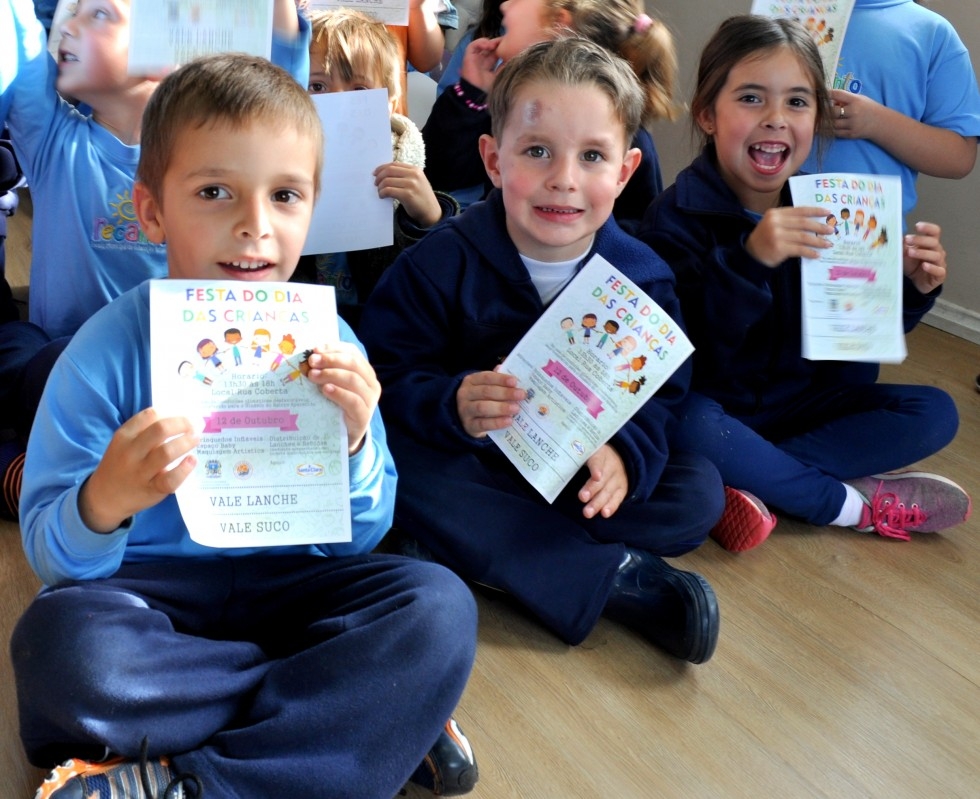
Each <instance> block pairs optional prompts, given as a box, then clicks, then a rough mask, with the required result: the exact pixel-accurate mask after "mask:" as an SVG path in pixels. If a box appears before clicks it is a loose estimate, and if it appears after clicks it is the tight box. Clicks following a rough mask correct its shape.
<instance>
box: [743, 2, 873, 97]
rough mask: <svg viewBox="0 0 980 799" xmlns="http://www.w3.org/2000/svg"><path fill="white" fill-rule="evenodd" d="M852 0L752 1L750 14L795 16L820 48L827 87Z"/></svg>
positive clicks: (832, 75) (779, 16)
mask: <svg viewBox="0 0 980 799" xmlns="http://www.w3.org/2000/svg"><path fill="white" fill-rule="evenodd" d="M853 10H854V0H822V1H821V0H816V2H814V0H810V2H802V1H800V0H797V1H796V2H787V1H784V2H779V0H752V8H751V9H749V13H750V14H760V15H761V16H764V17H773V18H774V19H795V20H796V21H797V22H799V23H801V24H802V25H803V27H804V28H806V29H807V30H808V31H809V32H810V35H811V36H812V37H813V41H815V42H816V43H817V50H819V51H820V60H821V61H822V62H823V72H824V75H826V76H827V88H829V89H834V88H838V87H835V86H834V76H835V75H836V74H837V60H838V58H839V56H840V49H841V47H842V46H843V44H844V32H845V31H846V30H847V23H848V22H850V20H851V11H853Z"/></svg>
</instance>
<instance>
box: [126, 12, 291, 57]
mask: <svg viewBox="0 0 980 799" xmlns="http://www.w3.org/2000/svg"><path fill="white" fill-rule="evenodd" d="M273 5H274V3H273V0H167V2H165V3H164V2H160V0H131V11H130V31H131V32H130V43H129V66H128V69H129V74H130V75H152V74H155V73H158V72H161V71H162V70H166V69H172V68H174V67H178V66H180V65H181V64H186V63H187V62H188V61H191V60H193V59H195V58H197V57H198V56H204V55H211V54H213V53H229V52H233V51H235V52H241V53H250V54H252V55H257V56H262V57H263V58H269V56H270V55H271V54H272V11H273Z"/></svg>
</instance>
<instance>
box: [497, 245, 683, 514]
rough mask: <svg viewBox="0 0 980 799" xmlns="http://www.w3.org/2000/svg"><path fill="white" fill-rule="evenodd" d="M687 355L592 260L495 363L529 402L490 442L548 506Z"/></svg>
mask: <svg viewBox="0 0 980 799" xmlns="http://www.w3.org/2000/svg"><path fill="white" fill-rule="evenodd" d="M692 352H694V347H693V346H692V344H691V342H690V340H689V339H688V338H687V336H686V335H685V334H684V332H683V331H682V330H681V329H680V327H679V326H678V325H677V324H676V323H675V322H674V320H673V319H671V318H670V317H669V316H668V315H667V314H666V313H665V312H664V310H663V309H662V308H661V307H660V306H659V305H657V303H656V302H654V301H653V300H652V299H651V298H650V297H649V296H647V295H646V294H645V293H644V292H643V291H641V290H640V289H639V288H637V287H636V285H634V284H633V283H632V282H631V281H630V280H629V279H628V278H627V277H626V276H625V275H623V273H622V272H620V271H619V270H618V269H616V268H615V267H614V266H613V265H612V264H610V263H609V262H608V261H607V260H605V259H604V258H603V257H602V256H599V255H596V256H593V257H592V258H591V259H589V262H588V263H587V264H586V265H585V266H584V267H583V268H582V269H581V271H580V272H579V273H578V274H577V275H576V276H575V278H574V279H573V280H572V282H571V283H569V284H568V286H566V287H565V290H564V291H562V293H561V294H560V295H559V296H558V298H557V299H555V301H554V302H552V303H551V305H549V306H548V308H547V310H546V311H545V312H544V314H542V316H541V318H540V319H538V321H537V322H535V324H534V326H533V327H532V328H531V329H530V330H529V331H528V332H527V334H526V335H525V336H524V338H523V339H521V341H520V343H519V344H518V345H517V347H515V348H514V351H513V352H511V353H510V354H509V355H508V356H507V358H506V359H505V360H504V362H503V364H502V365H501V371H504V372H507V373H509V374H512V375H514V376H516V377H517V378H518V380H519V385H520V386H521V388H524V389H526V391H527V398H526V399H525V400H524V402H523V403H522V407H521V411H520V413H518V415H517V416H516V417H514V423H513V424H512V425H511V426H510V427H507V428H505V429H503V430H494V431H492V432H490V433H489V436H490V438H491V439H493V441H494V443H495V444H496V445H497V446H498V447H500V449H501V450H502V451H503V452H504V454H505V455H506V456H507V458H508V459H509V460H510V461H511V462H512V463H513V464H514V465H515V466H516V467H517V468H518V470H519V471H520V472H521V474H523V475H524V477H525V478H526V479H527V480H528V482H530V483H531V485H533V486H534V487H535V489H537V490H538V491H539V492H540V493H541V495H542V496H543V497H544V498H545V499H546V500H548V502H553V501H554V499H555V497H557V496H558V494H560V493H561V490H562V489H563V488H564V487H565V486H566V485H567V484H568V482H569V481H570V480H571V479H572V478H573V477H574V476H575V474H576V472H578V470H579V469H581V468H582V466H584V465H585V462H586V461H587V460H588V459H589V458H590V457H592V455H593V454H594V453H595V451H596V450H597V449H599V447H601V446H602V445H603V444H605V443H606V441H608V440H609V439H610V438H611V437H612V436H613V435H614V434H615V433H616V431H617V430H619V428H620V427H622V426H623V424H625V423H626V422H627V421H628V420H629V418H630V417H631V416H632V415H633V414H634V413H636V412H637V411H638V410H639V409H640V407H641V406H642V405H643V404H644V403H645V402H646V401H647V400H648V399H650V397H652V396H653V395H654V394H655V393H656V391H657V389H659V388H660V386H662V385H663V384H664V382H666V380H667V378H669V377H670V376H671V375H672V374H673V373H674V372H675V371H676V370H677V368H678V367H679V366H680V365H681V364H682V363H684V361H685V360H686V359H687V358H688V356H689V355H690V354H691V353H692Z"/></svg>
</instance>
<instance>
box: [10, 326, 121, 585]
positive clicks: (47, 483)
mask: <svg viewBox="0 0 980 799" xmlns="http://www.w3.org/2000/svg"><path fill="white" fill-rule="evenodd" d="M76 340H77V341H78V344H79V345H81V346H80V348H81V349H82V350H83V351H84V349H85V339H81V340H79V339H78V336H76ZM73 343H74V342H73ZM87 343H88V344H92V343H93V342H92V340H91V339H89V340H88V342H87ZM131 343H132V341H130V340H129V339H127V338H126V337H125V335H123V336H122V337H121V338H117V339H116V340H114V341H113V347H114V348H116V349H118V350H119V351H125V350H126V348H127V347H128V346H129V345H130V344H131ZM78 349H79V347H78V346H76V347H72V346H71V345H69V347H68V349H67V350H66V351H65V353H63V354H62V356H61V357H60V358H59V359H58V362H57V363H56V364H55V367H54V369H52V371H51V374H50V376H49V377H48V381H47V384H46V386H45V391H44V395H43V397H42V399H41V403H40V406H39V408H38V411H37V416H36V417H35V424H34V427H33V429H32V433H33V432H34V431H36V434H32V435H31V438H30V441H29V443H28V446H27V461H26V463H25V465H24V481H23V489H22V494H21V505H20V507H21V516H20V526H21V536H22V539H23V543H24V552H25V554H26V556H27V560H28V562H29V563H30V565H31V568H32V569H34V571H35V573H36V574H37V575H38V577H40V579H41V581H42V582H43V583H44V584H45V585H54V584H55V583H58V582H62V581H64V580H67V579H73V580H88V579H96V578H101V577H108V576H110V575H112V574H113V573H115V572H116V570H117V569H118V568H119V566H120V564H121V563H122V559H123V553H124V551H125V549H126V544H127V541H128V529H126V528H121V529H120V530H117V531H116V532H114V533H110V534H108V535H103V534H100V533H96V532H94V531H92V530H90V529H89V528H88V527H86V525H85V523H84V522H83V521H82V518H81V515H80V513H79V511H78V495H79V492H80V491H81V488H82V486H83V485H84V484H85V481H86V480H87V479H88V477H89V476H90V475H91V474H92V472H94V471H95V469H96V467H97V466H98V465H99V463H100V461H101V460H102V456H103V454H104V453H105V450H106V448H107V447H108V445H109V442H110V440H111V439H112V436H113V434H114V433H115V431H116V430H117V429H118V428H119V427H120V425H121V424H122V422H123V421H125V419H126V418H129V415H127V412H126V411H124V410H122V409H120V408H118V407H116V403H117V399H118V394H117V392H116V391H114V389H113V386H115V385H118V383H119V381H118V380H109V379H108V377H107V375H106V374H105V373H104V372H103V371H102V370H100V369H95V370H93V369H89V368H84V367H82V366H80V365H79V364H78V363H77V362H76V359H75V357H74V356H75V353H76V352H77V351H78ZM60 397H71V402H70V404H69V407H65V404H64V403H61V402H59V401H58V400H59V398H60ZM130 415H131V414H130Z"/></svg>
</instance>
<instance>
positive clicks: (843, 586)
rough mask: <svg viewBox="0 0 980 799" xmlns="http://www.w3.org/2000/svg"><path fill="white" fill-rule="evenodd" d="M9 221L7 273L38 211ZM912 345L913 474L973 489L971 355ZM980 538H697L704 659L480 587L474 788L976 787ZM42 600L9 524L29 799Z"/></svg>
mask: <svg viewBox="0 0 980 799" xmlns="http://www.w3.org/2000/svg"><path fill="white" fill-rule="evenodd" d="M13 221H15V222H17V228H15V229H14V231H13V233H12V235H13V236H14V238H15V241H14V242H12V244H11V246H10V249H11V250H12V251H13V252H10V253H8V259H9V256H10V255H14V261H15V262H16V261H17V254H16V251H17V249H18V247H22V246H23V244H24V242H26V241H27V237H28V235H29V231H28V230H26V227H27V225H26V223H27V222H28V221H29V217H28V216H27V214H26V213H25V214H21V215H18V216H17V217H15V218H14V220H13ZM18 237H19V238H18ZM16 276H17V275H16V273H15V274H14V277H15V278H16ZM909 347H910V357H909V359H908V360H907V361H906V363H905V364H903V365H902V366H901V367H889V368H886V369H885V373H884V378H883V379H885V380H893V381H898V380H901V381H905V382H914V383H928V384H933V385H937V386H940V387H942V388H944V389H946V390H947V391H949V392H950V393H951V394H952V395H953V396H954V397H955V399H956V401H957V404H958V406H959V409H960V415H961V418H962V421H961V428H960V432H959V435H958V437H957V439H956V441H954V442H953V444H952V445H951V446H950V447H949V448H948V449H947V450H946V451H944V452H942V453H940V454H938V455H936V456H934V457H932V458H930V459H929V460H928V461H925V462H923V463H922V464H921V466H922V467H923V468H927V469H931V470H933V471H937V472H940V473H943V474H945V475H947V476H950V477H952V478H953V479H955V480H957V481H958V482H960V483H961V484H962V485H963V486H964V487H966V488H967V490H969V491H970V493H971V494H972V495H973V496H974V497H980V465H978V460H980V458H978V455H980V394H977V393H976V391H975V390H974V386H973V381H974V378H975V376H976V375H977V373H978V372H980V347H977V346H975V345H972V344H970V343H967V342H965V341H963V340H962V339H958V338H955V337H952V336H950V335H948V334H946V333H942V332H940V331H938V330H936V329H934V328H930V327H928V326H925V325H921V326H920V327H919V329H917V330H916V331H915V332H914V333H913V334H912V335H911V336H910V339H909ZM978 533H980V514H978V515H975V516H974V518H973V519H971V520H970V521H969V522H967V523H966V524H964V525H962V526H960V527H958V528H956V529H953V530H950V531H948V532H947V533H943V534H939V535H931V536H920V537H917V538H915V539H914V540H913V541H912V542H910V543H899V542H893V541H886V540H884V539H881V538H878V537H872V536H867V535H860V534H857V533H854V532H850V531H846V530H840V529H835V528H830V527H823V528H812V527H808V526H806V525H802V524H799V523H795V522H793V521H788V520H785V519H784V520H781V521H780V524H779V527H778V528H777V530H776V531H775V532H774V533H773V535H772V537H771V538H770V540H769V541H767V542H766V543H765V544H764V545H763V546H762V547H760V548H758V549H756V550H753V551H751V552H746V553H742V554H740V555H732V554H729V553H727V552H725V551H723V550H722V549H721V548H720V547H718V546H717V545H715V544H714V543H713V542H710V541H709V542H708V543H707V544H705V546H704V547H702V548H701V549H700V550H698V551H697V552H694V553H692V554H690V555H688V556H686V557H684V558H681V559H679V560H678V561H677V563H678V565H681V566H683V567H685V568H690V569H694V570H697V571H700V572H701V573H703V574H704V575H706V576H707V577H708V579H709V580H710V581H711V583H712V584H713V585H714V587H715V589H716V591H717V593H718V597H719V601H720V604H721V612H722V631H721V640H720V641H719V644H718V650H717V652H716V654H715V656H714V658H713V659H712V660H711V661H710V662H709V663H707V664H704V665H702V666H691V665H687V664H682V663H679V662H677V661H675V660H672V659H670V658H669V657H667V656H664V655H662V654H660V653H659V652H658V651H657V650H655V649H654V648H652V647H650V646H649V645H647V644H646V643H644V642H643V641H642V640H640V639H639V638H637V637H636V636H634V635H633V634H631V633H630V632H628V631H627V630H625V629H623V628H621V627H618V626H617V625H615V624H612V623H609V622H605V621H602V622H600V623H599V625H598V627H597V628H596V629H595V630H594V631H593V633H592V635H590V636H589V638H588V639H587V640H586V641H585V643H584V644H582V645H581V646H579V647H574V648H570V647H567V646H564V645H563V644H561V643H560V642H559V641H558V640H557V639H555V638H554V637H553V636H552V635H550V634H549V633H548V632H546V631H545V630H544V629H542V628H541V627H540V626H538V625H537V624H536V623H535V622H534V621H532V620H530V619H529V618H527V617H526V616H525V615H524V614H523V613H522V612H521V610H520V609H519V608H516V607H515V606H514V605H513V604H512V603H511V602H510V601H509V600H508V599H507V598H506V597H504V596H502V595H492V594H483V593H478V600H479V605H480V641H479V650H478V654H477V661H476V666H475V668H474V671H473V675H472V677H471V679H470V682H469V686H468V688H467V690H466V693H465V695H464V697H463V700H462V703H461V705H460V708H459V712H458V718H459V720H460V723H461V725H462V727H463V729H464V730H465V731H466V733H467V734H468V735H469V737H470V739H471V741H472V742H473V745H474V747H475V749H476V754H477V758H478V761H479V765H480V774H481V779H480V782H479V784H478V786H477V789H476V790H475V791H474V792H473V793H472V794H471V796H473V797H474V799H511V798H513V799H566V798H567V799H572V798H577V797H581V798H582V799H593V798H594V797H602V798H603V799H648V798H649V797H664V798H667V799H670V798H671V797H713V798H714V797H719V798H721V799H727V798H728V797H733V798H734V797H746V798H748V797H753V798H755V797H794V798H795V797H888V798H889V799H893V798H898V799H900V798H902V797H908V798H909V799H922V798H923V797H943V798H944V799H945V798H946V797H964V798H966V797H971V798H972V797H977V796H980V591H978V588H980V584H978V578H977V574H978V567H980V535H978ZM36 588H37V583H36V581H35V580H34V578H33V576H32V575H31V573H30V571H29V570H28V568H27V566H26V563H25V561H24V558H23V555H22V553H21V551H20V546H19V537H18V530H17V528H16V526H14V525H12V524H2V525H0V637H2V639H3V641H4V644H5V646H4V654H3V657H2V658H0V692H2V695H0V713H2V716H0V736H2V739H0V799H22V798H24V799H26V797H29V796H31V795H32V791H33V790H34V788H35V787H36V785H37V780H38V775H37V773H36V772H35V771H34V770H32V769H30V768H29V767H27V765H26V763H25V762H24V759H23V755H22V753H21V751H20V748H19V744H18V741H17V736H16V720H15V719H16V715H15V697H14V690H13V685H12V677H11V672H10V664H9V658H8V656H7V654H6V651H7V650H6V642H7V641H8V639H9V635H10V629H11V627H12V625H13V623H14V622H15V620H16V618H17V616H18V614H19V613H20V612H21V610H22V609H23V607H24V606H25V605H26V604H27V602H28V601H29V600H30V598H31V596H32V594H33V593H34V591H35V590H36ZM65 657H71V653H70V652H66V653H65ZM396 734H397V731H396ZM412 796H413V797H416V796H422V794H421V793H415V792H413V793H412ZM352 799H356V797H354V798H352Z"/></svg>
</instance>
